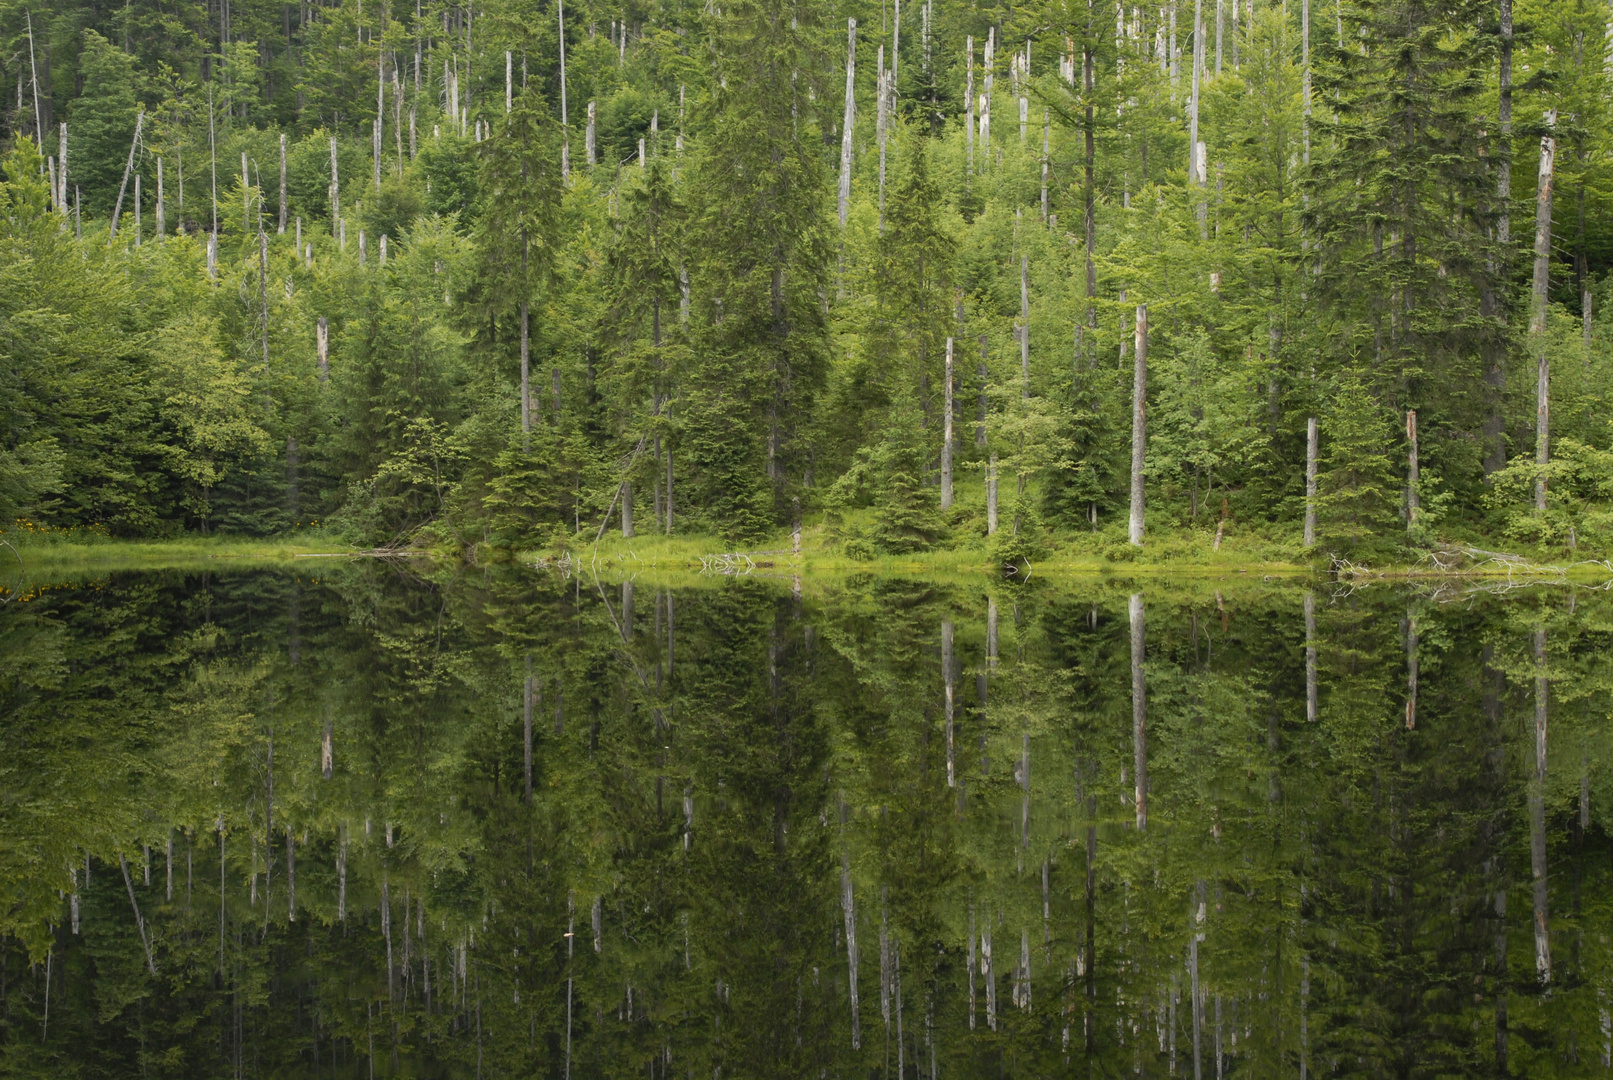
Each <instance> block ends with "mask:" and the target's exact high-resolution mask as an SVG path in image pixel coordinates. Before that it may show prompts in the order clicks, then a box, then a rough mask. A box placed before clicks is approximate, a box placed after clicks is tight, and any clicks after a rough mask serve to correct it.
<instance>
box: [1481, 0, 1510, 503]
mask: <svg viewBox="0 0 1613 1080" xmlns="http://www.w3.org/2000/svg"><path fill="white" fill-rule="evenodd" d="M1498 7H1499V16H1500V50H1499V52H1500V57H1499V65H1498V74H1497V104H1496V119H1497V120H1498V121H1499V125H1500V140H1499V141H1500V145H1499V147H1497V152H1496V155H1495V159H1496V180H1495V194H1496V210H1497V214H1496V222H1495V237H1496V263H1497V265H1496V267H1495V271H1496V274H1495V276H1496V279H1497V280H1498V281H1499V282H1500V283H1501V289H1500V299H1499V300H1498V301H1497V300H1494V299H1492V302H1495V303H1497V304H1498V306H1497V309H1496V311H1495V314H1496V316H1497V317H1498V319H1499V321H1500V322H1501V324H1502V325H1505V324H1506V322H1507V309H1508V303H1507V301H1506V299H1505V297H1506V296H1507V294H1508V292H1509V290H1510V288H1511V285H1510V279H1511V276H1512V44H1513V42H1512V0H1498ZM1486 360H1487V363H1486V364H1485V372H1484V380H1485V383H1486V384H1487V389H1488V399H1489V400H1488V406H1489V408H1488V412H1489V415H1488V416H1486V417H1485V419H1484V437H1485V443H1486V446H1485V455H1484V472H1485V475H1486V476H1488V475H1490V474H1492V473H1494V472H1497V471H1499V470H1500V469H1501V468H1502V467H1504V466H1505V465H1506V436H1505V420H1504V418H1503V416H1502V404H1503V403H1502V400H1501V399H1502V394H1503V391H1504V390H1505V388H1506V363H1505V360H1506V349H1505V346H1504V345H1502V344H1501V343H1496V344H1495V345H1494V346H1492V347H1491V348H1490V350H1489V355H1488V357H1487V358H1486Z"/></svg>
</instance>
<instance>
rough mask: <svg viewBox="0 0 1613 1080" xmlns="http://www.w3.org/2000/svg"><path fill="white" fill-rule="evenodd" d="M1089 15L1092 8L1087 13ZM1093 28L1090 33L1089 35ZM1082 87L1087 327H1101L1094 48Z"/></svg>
mask: <svg viewBox="0 0 1613 1080" xmlns="http://www.w3.org/2000/svg"><path fill="white" fill-rule="evenodd" d="M1088 10H1089V11H1090V8H1089V9H1088ZM1090 29H1091V28H1090V27H1088V30H1089V32H1090ZM1081 86H1082V96H1083V97H1084V98H1085V102H1086V116H1085V119H1084V122H1083V123H1082V125H1081V128H1082V137H1083V139H1084V141H1085V146H1084V148H1083V150H1082V155H1081V167H1082V182H1081V203H1082V208H1083V209H1082V228H1083V236H1084V247H1085V256H1086V272H1087V282H1086V284H1087V325H1088V326H1090V327H1094V328H1095V327H1096V326H1097V325H1098V264H1097V262H1096V259H1095V255H1094V249H1095V248H1096V247H1097V243H1098V219H1097V211H1096V202H1095V200H1096V186H1095V183H1094V179H1093V174H1094V172H1095V170H1096V164H1097V152H1096V145H1095V132H1094V130H1093V128H1094V120H1093V104H1092V96H1093V94H1094V93H1095V90H1096V86H1097V75H1096V72H1095V71H1094V65H1093V58H1092V46H1091V45H1090V44H1087V45H1086V46H1084V47H1083V48H1082V51H1081Z"/></svg>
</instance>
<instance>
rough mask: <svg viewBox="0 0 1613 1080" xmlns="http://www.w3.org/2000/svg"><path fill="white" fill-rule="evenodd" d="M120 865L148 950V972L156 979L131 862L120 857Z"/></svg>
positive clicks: (143, 941) (144, 943)
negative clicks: (136, 894) (131, 874)
mask: <svg viewBox="0 0 1613 1080" xmlns="http://www.w3.org/2000/svg"><path fill="white" fill-rule="evenodd" d="M118 865H119V866H121V867H122V868H123V887H124V888H126V889H128V890H129V906H130V907H131V908H133V909H134V922H135V925H136V926H138V927H139V928H140V945H141V947H143V948H144V949H145V950H146V970H147V971H149V972H151V974H152V976H153V977H155V976H156V974H157V962H156V961H155V960H153V959H152V957H151V938H150V937H149V936H147V934H146V920H145V919H144V918H142V917H141V915H140V905H139V903H137V902H136V901H135V898H134V882H133V880H131V879H130V877H129V860H128V859H126V858H124V857H123V856H122V855H119V856H118Z"/></svg>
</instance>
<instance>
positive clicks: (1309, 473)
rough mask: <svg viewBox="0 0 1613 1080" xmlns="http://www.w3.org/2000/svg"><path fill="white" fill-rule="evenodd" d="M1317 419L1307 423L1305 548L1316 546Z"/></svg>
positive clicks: (1309, 420)
mask: <svg viewBox="0 0 1613 1080" xmlns="http://www.w3.org/2000/svg"><path fill="white" fill-rule="evenodd" d="M1318 441H1319V440H1318V439H1317V430H1316V417H1314V416H1313V417H1311V418H1310V419H1308V420H1306V421H1305V546H1306V547H1308V548H1309V547H1314V546H1315V545H1316V458H1317V449H1318Z"/></svg>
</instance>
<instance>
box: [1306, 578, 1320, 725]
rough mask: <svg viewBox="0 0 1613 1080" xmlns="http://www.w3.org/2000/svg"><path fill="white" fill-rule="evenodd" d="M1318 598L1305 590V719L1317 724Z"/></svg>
mask: <svg viewBox="0 0 1613 1080" xmlns="http://www.w3.org/2000/svg"><path fill="white" fill-rule="evenodd" d="M1316 698H1317V694H1316V596H1315V594H1314V593H1312V592H1311V591H1310V590H1309V589H1306V590H1305V719H1306V720H1307V721H1309V722H1311V723H1315V722H1316V704H1317V701H1316Z"/></svg>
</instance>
